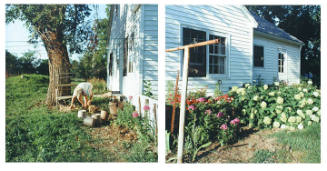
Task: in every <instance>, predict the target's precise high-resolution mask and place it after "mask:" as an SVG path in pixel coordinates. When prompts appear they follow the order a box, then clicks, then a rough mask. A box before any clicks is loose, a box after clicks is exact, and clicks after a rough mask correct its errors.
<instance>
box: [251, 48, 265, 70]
mask: <svg viewBox="0 0 327 171" xmlns="http://www.w3.org/2000/svg"><path fill="white" fill-rule="evenodd" d="M263 64H264V52H263V46H254V47H253V66H255V67H263Z"/></svg>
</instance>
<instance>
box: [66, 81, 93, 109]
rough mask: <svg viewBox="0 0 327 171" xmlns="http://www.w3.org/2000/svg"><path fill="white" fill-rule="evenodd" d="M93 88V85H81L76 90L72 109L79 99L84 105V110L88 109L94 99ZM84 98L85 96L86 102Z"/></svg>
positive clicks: (85, 83) (86, 83)
mask: <svg viewBox="0 0 327 171" xmlns="http://www.w3.org/2000/svg"><path fill="white" fill-rule="evenodd" d="M92 88H93V86H92V84H91V83H88V82H83V83H79V84H78V85H77V86H76V88H75V89H74V93H73V97H72V102H71V105H70V109H72V108H73V106H74V101H75V99H77V100H78V101H79V102H80V103H81V104H82V106H83V108H85V109H87V107H88V106H90V105H91V101H92V98H93V92H92ZM83 96H84V100H83ZM88 97H89V99H88Z"/></svg>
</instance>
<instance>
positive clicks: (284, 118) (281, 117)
mask: <svg viewBox="0 0 327 171" xmlns="http://www.w3.org/2000/svg"><path fill="white" fill-rule="evenodd" d="M279 119H280V120H281V121H282V122H284V123H286V122H287V117H286V114H285V113H284V112H283V113H282V114H281V115H280V118H279Z"/></svg>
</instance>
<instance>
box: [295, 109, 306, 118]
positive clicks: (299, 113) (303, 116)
mask: <svg viewBox="0 0 327 171" xmlns="http://www.w3.org/2000/svg"><path fill="white" fill-rule="evenodd" d="M296 113H297V114H298V115H299V116H301V117H302V118H303V119H304V118H305V115H304V113H303V112H302V110H299V109H298V110H297V111H296Z"/></svg>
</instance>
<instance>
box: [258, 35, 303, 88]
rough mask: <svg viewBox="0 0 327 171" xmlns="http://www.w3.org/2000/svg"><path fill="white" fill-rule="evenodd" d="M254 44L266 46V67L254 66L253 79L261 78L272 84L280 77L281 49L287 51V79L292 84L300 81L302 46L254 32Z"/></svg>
mask: <svg viewBox="0 0 327 171" xmlns="http://www.w3.org/2000/svg"><path fill="white" fill-rule="evenodd" d="M254 44H255V45H259V46H263V47H264V67H254V68H253V79H254V80H256V79H257V78H258V76H259V75H260V78H261V79H262V81H263V82H264V83H267V84H270V83H272V82H273V81H275V80H280V78H279V77H278V53H279V49H282V50H284V51H286V55H287V58H286V59H287V60H286V61H285V63H286V66H285V74H286V76H285V81H287V82H288V83H290V84H294V83H299V82H300V67H301V64H300V61H301V59H300V58H301V57H300V51H301V50H300V47H299V45H294V44H290V43H287V42H283V41H278V40H273V39H270V38H267V37H265V36H262V35H258V34H256V33H255V34H254Z"/></svg>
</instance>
